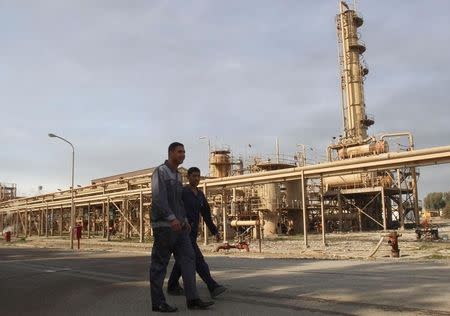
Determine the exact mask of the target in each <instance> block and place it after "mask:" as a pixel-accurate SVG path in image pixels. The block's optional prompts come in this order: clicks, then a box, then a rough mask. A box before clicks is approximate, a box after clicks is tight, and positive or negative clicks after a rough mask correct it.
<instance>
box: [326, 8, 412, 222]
mask: <svg viewBox="0 0 450 316" xmlns="http://www.w3.org/2000/svg"><path fill="white" fill-rule="evenodd" d="M363 23H364V20H363V18H362V17H361V16H360V15H359V14H358V13H357V11H356V8H355V5H353V6H352V7H351V6H349V5H348V4H347V3H346V2H344V1H340V2H339V13H338V14H337V15H336V30H337V38H338V51H339V68H340V81H341V96H342V116H343V134H342V135H341V136H340V137H339V139H338V140H337V142H336V143H333V144H332V145H330V146H329V147H328V152H327V154H328V160H329V161H333V160H342V159H351V158H356V157H364V156H371V155H379V154H383V153H387V152H389V146H388V142H387V140H386V139H387V138H390V137H403V136H408V139H409V146H408V148H407V150H413V149H414V143H413V138H412V134H411V133H409V132H401V133H389V134H384V135H382V136H381V137H380V138H379V139H377V138H376V137H375V136H369V134H368V131H367V130H368V128H369V127H370V126H371V125H373V124H374V119H373V117H371V116H369V115H367V113H366V104H365V98H364V80H365V77H366V75H367V74H368V73H369V70H368V68H367V66H366V64H365V61H364V57H363V53H364V52H365V51H366V46H365V44H364V42H362V41H361V38H360V34H359V32H358V29H359V28H360V27H361V26H362V25H363ZM324 185H325V186H326V190H327V191H328V193H329V196H330V197H337V200H338V201H337V204H338V209H339V210H340V211H339V213H340V214H341V215H340V218H339V219H338V222H339V223H340V226H341V227H342V224H343V221H344V219H343V214H342V212H344V210H343V209H344V208H345V207H344V206H343V203H344V202H343V201H341V198H342V199H343V200H345V201H347V205H348V207H347V211H346V212H347V214H348V215H349V217H352V216H353V214H354V212H352V211H351V209H352V208H353V209H356V210H357V211H358V214H359V216H360V218H359V220H358V221H359V226H360V229H361V227H362V226H364V223H363V222H362V219H361V213H362V211H364V210H366V211H368V212H369V213H370V214H372V217H373V218H378V219H380V220H381V217H382V218H383V220H384V225H383V226H384V228H385V229H386V227H387V226H388V225H389V224H390V222H391V221H392V219H393V217H392V215H391V214H392V212H393V210H394V207H392V205H394V206H395V207H396V210H395V213H396V214H398V216H397V217H398V219H399V222H401V225H402V226H403V223H404V219H405V218H406V215H407V214H408V213H410V212H411V213H414V219H415V221H416V223H417V221H418V204H417V200H418V196H417V175H416V170H415V169H414V168H402V169H397V170H390V171H379V172H365V173H361V174H352V175H343V176H336V177H327V178H324ZM362 188H364V193H362V191H361V189H362ZM380 210H381V213H380Z"/></svg>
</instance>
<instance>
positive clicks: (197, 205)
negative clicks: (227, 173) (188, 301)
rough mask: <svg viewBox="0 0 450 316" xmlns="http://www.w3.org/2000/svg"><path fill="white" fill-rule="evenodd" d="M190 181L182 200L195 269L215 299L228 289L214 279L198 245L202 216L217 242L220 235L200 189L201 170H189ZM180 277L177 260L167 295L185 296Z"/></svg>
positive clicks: (194, 168)
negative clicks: (199, 225)
mask: <svg viewBox="0 0 450 316" xmlns="http://www.w3.org/2000/svg"><path fill="white" fill-rule="evenodd" d="M188 180H189V184H188V185H186V186H185V187H184V188H183V194H182V199H183V203H184V207H185V209H186V217H187V220H188V223H189V225H190V226H191V232H190V238H191V242H192V247H193V248H194V252H195V267H196V270H197V273H198V275H199V276H200V277H201V278H202V280H203V282H205V283H206V285H207V286H208V290H209V292H210V294H211V297H212V298H214V297H216V296H218V295H220V294H222V293H223V292H225V291H226V288H225V287H224V286H222V285H219V284H218V283H217V282H216V281H215V280H214V279H213V278H212V276H211V272H210V270H209V266H208V264H207V263H206V261H205V258H204V257H203V254H202V252H201V250H200V248H199V247H198V245H197V235H198V223H199V220H200V215H201V216H202V217H203V220H204V221H205V223H206V226H208V228H209V231H210V232H211V233H212V234H213V235H215V236H216V240H219V239H220V233H219V231H218V229H217V227H216V225H214V223H213V221H212V219H211V209H210V207H209V204H208V201H207V200H206V197H205V194H204V193H203V192H202V191H200V190H199V189H198V184H199V182H200V169H198V168H197V167H191V168H189V170H188ZM180 276H181V267H180V264H179V263H178V260H176V261H175V264H174V266H173V269H172V273H171V275H170V278H169V282H168V289H167V293H169V294H171V295H183V293H184V290H183V288H182V287H181V286H180V283H179V279H180Z"/></svg>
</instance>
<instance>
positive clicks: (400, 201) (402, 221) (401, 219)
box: [397, 169, 405, 230]
mask: <svg viewBox="0 0 450 316" xmlns="http://www.w3.org/2000/svg"><path fill="white" fill-rule="evenodd" d="M401 185H402V179H401V174H400V169H397V187H398V217H399V218H398V220H399V224H400V229H401V230H404V229H405V214H404V210H403V194H402V186H401Z"/></svg>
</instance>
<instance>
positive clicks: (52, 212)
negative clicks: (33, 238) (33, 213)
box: [50, 208, 55, 236]
mask: <svg viewBox="0 0 450 316" xmlns="http://www.w3.org/2000/svg"><path fill="white" fill-rule="evenodd" d="M54 216H55V211H54V210H53V208H52V210H51V211H50V236H53V234H54V230H53V219H54V218H55V217H54Z"/></svg>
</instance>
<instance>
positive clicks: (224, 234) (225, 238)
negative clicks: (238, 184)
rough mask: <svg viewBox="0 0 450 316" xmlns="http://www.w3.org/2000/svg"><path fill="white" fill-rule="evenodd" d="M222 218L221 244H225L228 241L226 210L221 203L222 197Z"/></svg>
mask: <svg viewBox="0 0 450 316" xmlns="http://www.w3.org/2000/svg"><path fill="white" fill-rule="evenodd" d="M221 207H222V216H223V242H224V243H226V242H227V239H228V236H227V235H228V234H227V208H226V206H225V203H223V196H222V203H221Z"/></svg>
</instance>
